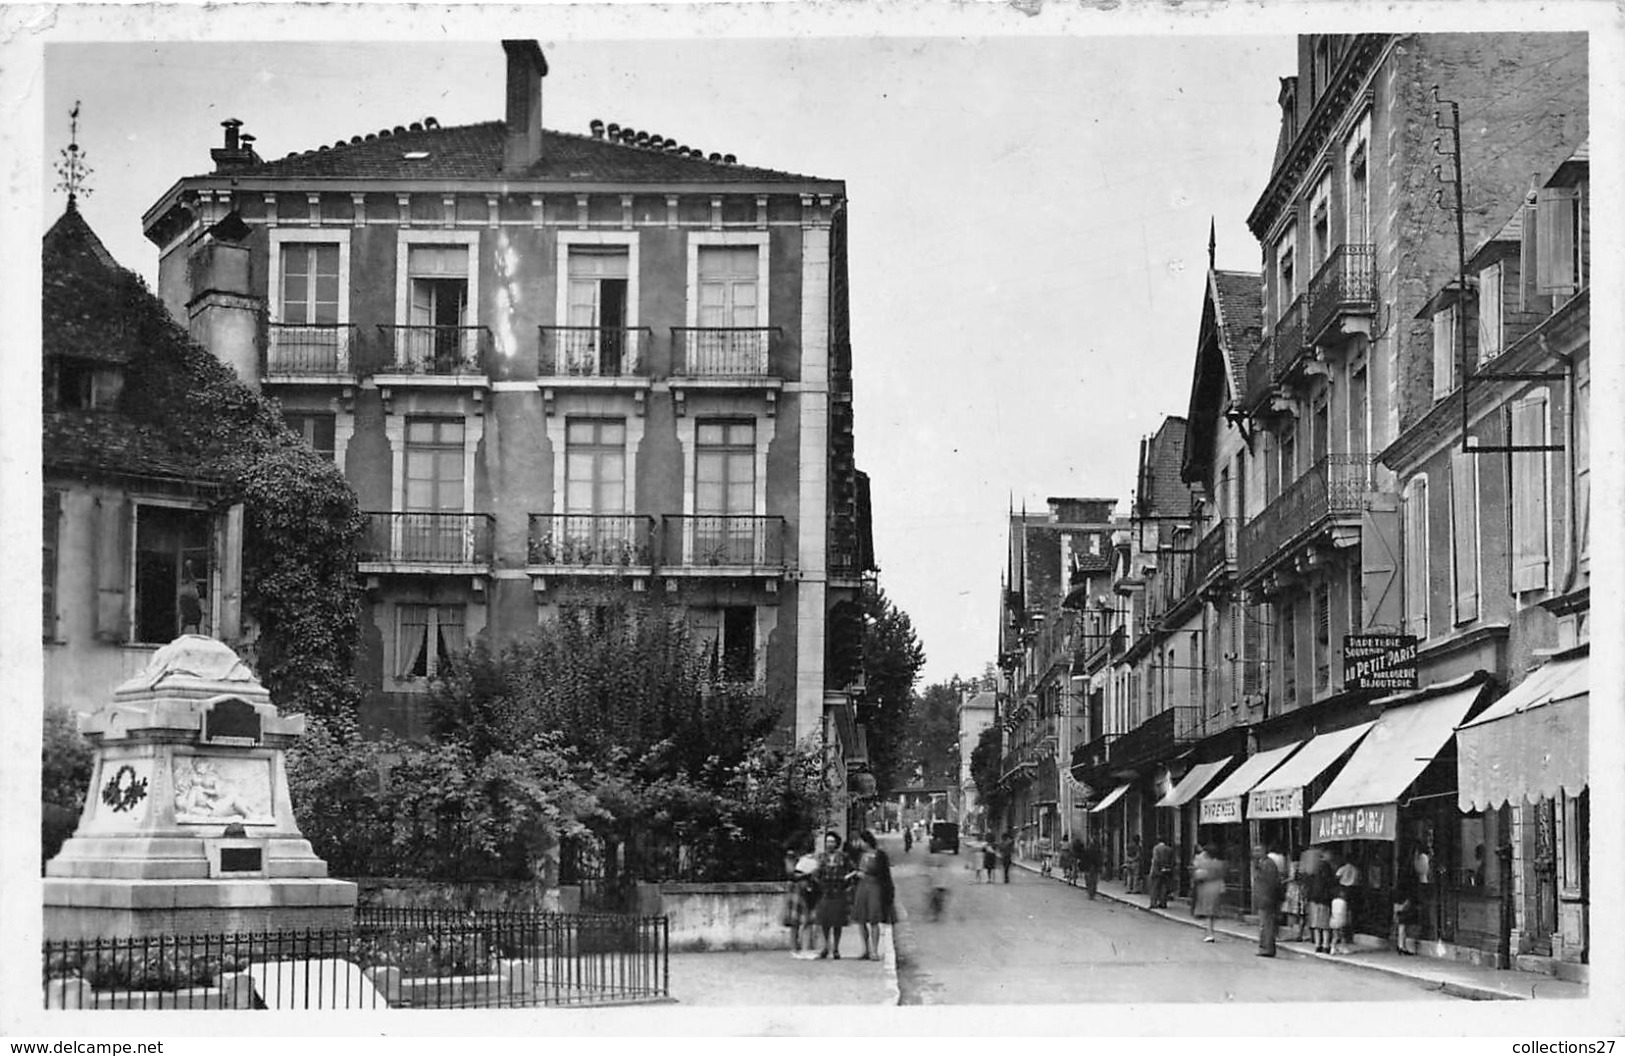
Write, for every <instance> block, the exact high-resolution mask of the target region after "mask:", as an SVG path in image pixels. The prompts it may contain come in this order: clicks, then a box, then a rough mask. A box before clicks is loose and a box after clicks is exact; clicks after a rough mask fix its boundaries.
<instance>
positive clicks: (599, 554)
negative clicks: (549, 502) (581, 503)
mask: <svg viewBox="0 0 1625 1056" xmlns="http://www.w3.org/2000/svg"><path fill="white" fill-rule="evenodd" d="M653 540H654V518H653V517H647V516H643V515H640V514H576V513H533V514H531V515H530V536H529V539H528V557H529V562H530V564H532V565H548V566H555V567H561V568H563V567H585V568H597V567H606V566H607V567H613V568H625V567H641V568H648V567H650V566H652V565H653V564H654V542H653Z"/></svg>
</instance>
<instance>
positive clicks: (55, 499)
mask: <svg viewBox="0 0 1625 1056" xmlns="http://www.w3.org/2000/svg"><path fill="white" fill-rule="evenodd" d="M40 527H41V529H42V531H41V538H42V539H43V541H44V551H43V553H42V555H41V559H42V566H41V569H40V585H41V588H42V590H41V593H42V595H43V598H42V600H43V602H44V606H45V613H44V615H45V624H44V635H45V640H46V641H52V640H54V639H55V638H56V557H57V547H58V540H59V539H60V538H61V531H62V493H61V492H60V491H57V490H56V489H55V488H46V489H45V503H44V522H43V524H41V526H40Z"/></svg>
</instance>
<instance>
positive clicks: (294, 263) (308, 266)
mask: <svg viewBox="0 0 1625 1056" xmlns="http://www.w3.org/2000/svg"><path fill="white" fill-rule="evenodd" d="M281 257H282V319H281V322H284V323H293V324H301V323H302V324H312V323H336V322H338V321H339V247H338V245H337V244H336V243H331V242H313V243H301V242H291V243H284V244H283V245H282V253H281Z"/></svg>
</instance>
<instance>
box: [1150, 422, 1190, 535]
mask: <svg viewBox="0 0 1625 1056" xmlns="http://www.w3.org/2000/svg"><path fill="white" fill-rule="evenodd" d="M1184 459H1185V419H1183V418H1165V419H1163V422H1162V426H1161V428H1159V429H1158V430H1157V432H1156V434H1155V435H1154V436H1152V437H1151V438H1150V439H1149V440H1148V441H1146V445H1145V454H1144V461H1143V464H1142V465H1141V466H1140V480H1141V487H1142V488H1143V491H1142V493H1141V495H1140V496H1139V499H1140V501H1139V503H1138V507H1139V508H1138V510H1137V512H1139V513H1141V514H1164V515H1177V514H1182V513H1185V512H1186V511H1188V510H1189V509H1190V507H1191V493H1190V488H1189V487H1188V486H1187V485H1186V484H1185V482H1184V481H1182V480H1180V478H1179V467H1180V465H1181V463H1183V462H1184Z"/></svg>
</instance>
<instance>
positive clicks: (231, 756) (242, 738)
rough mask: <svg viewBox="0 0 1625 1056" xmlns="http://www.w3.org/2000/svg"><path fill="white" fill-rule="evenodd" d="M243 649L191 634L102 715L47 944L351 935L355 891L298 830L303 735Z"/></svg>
mask: <svg viewBox="0 0 1625 1056" xmlns="http://www.w3.org/2000/svg"><path fill="white" fill-rule="evenodd" d="M304 724H305V723H304V717H303V716H300V715H295V716H291V717H288V718H284V717H282V716H281V715H279V714H278V712H277V709H276V708H275V706H274V705H272V704H271V701H270V695H269V694H268V693H267V692H266V691H265V688H264V687H263V686H261V685H260V684H259V682H258V681H256V680H255V679H254V677H253V674H252V673H251V672H250V671H249V670H248V667H247V665H245V664H244V663H243V662H242V661H241V660H240V659H238V657H237V654H236V653H234V652H232V651H231V650H230V649H229V648H227V647H226V646H225V645H222V644H221V643H220V642H217V641H215V640H214V639H212V638H205V637H202V636H199V635H185V636H183V637H181V638H177V639H176V640H175V641H173V642H171V643H170V644H169V645H166V646H165V647H164V648H162V649H160V650H158V652H157V653H155V654H153V658H152V661H151V663H150V664H149V665H148V667H147V670H146V671H145V672H143V673H142V674H141V675H138V676H137V677H136V678H133V679H131V680H130V681H129V682H126V683H125V684H124V685H122V686H120V687H119V688H118V689H117V690H116V691H115V692H114V694H113V701H112V703H111V704H109V705H108V706H106V707H104V708H102V709H101V710H100V711H97V712H96V713H95V714H94V715H92V716H90V718H89V719H88V720H86V722H85V724H84V731H85V733H86V735H87V736H88V737H89V738H90V739H91V740H92V742H93V743H94V744H95V746H96V761H95V765H94V768H93V770H92V773H91V783H90V792H89V795H87V796H86V798H85V807H84V812H83V813H82V814H81V816H80V820H79V827H78V829H76V830H75V831H74V834H73V836H72V837H71V838H70V839H69V840H68V841H67V842H66V843H65V844H63V847H62V850H61V853H59V854H58V855H57V856H56V857H55V858H53V859H51V861H50V863H49V864H47V866H46V877H45V882H44V892H45V898H44V901H45V937H46V938H47V939H82V938H83V939H91V938H98V937H102V938H108V937H114V936H144V935H156V934H166V935H174V934H206V933H207V934H221V933H229V932H244V931H279V930H284V929H289V928H300V929H303V928H316V927H347V926H349V924H350V923H351V922H352V921H353V919H354V911H355V902H356V888H355V885H354V884H351V883H347V882H345V881H340V880H332V879H329V878H328V877H327V863H325V862H323V861H322V860H321V859H320V858H318V857H316V855H315V853H314V852H313V851H312V850H311V847H310V843H309V841H307V840H306V839H305V838H304V837H303V836H301V835H300V833H299V827H298V824H297V822H296V821H295V820H294V816H293V807H292V804H291V803H290V802H289V799H288V781H287V774H286V772H285V770H284V767H283V757H284V753H285V751H286V749H287V748H288V747H290V746H291V745H292V744H294V743H295V742H296V741H297V740H298V738H299V737H300V736H301V735H302V734H303V733H304Z"/></svg>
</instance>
